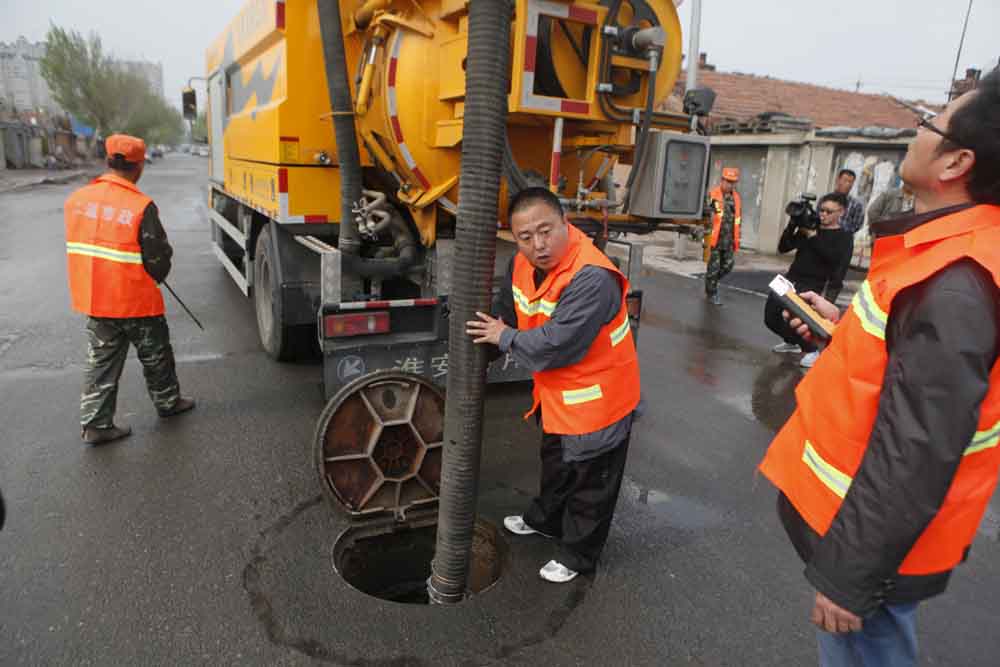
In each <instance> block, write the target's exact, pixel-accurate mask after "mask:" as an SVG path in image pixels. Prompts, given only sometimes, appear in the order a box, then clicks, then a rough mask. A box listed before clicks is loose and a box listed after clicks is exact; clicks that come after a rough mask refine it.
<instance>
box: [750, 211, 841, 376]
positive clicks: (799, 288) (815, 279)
mask: <svg viewBox="0 0 1000 667" xmlns="http://www.w3.org/2000/svg"><path fill="white" fill-rule="evenodd" d="M846 208H847V197H846V196H845V195H842V194H840V193H839V192H831V193H830V194H828V195H825V196H824V197H823V198H822V199H820V200H819V205H818V211H819V221H820V222H819V227H818V228H817V229H806V228H805V227H802V226H800V225H798V224H796V222H795V221H794V220H792V221H789V223H788V226H787V227H785V231H784V232H783V233H782V234H781V240H780V241H778V252H780V253H786V252H790V251H792V250H794V251H795V259H794V260H792V265H791V266H790V267H788V272H787V273H785V277H786V278H788V279H789V280H790V281H792V283H794V284H795V291H796V292H799V293H802V292H807V291H812V292H816V293H817V294H823V295H824V296H825V297H826V298H827V299H828V300H830V301H835V300H836V299H837V295H838V294H840V290H841V288H842V287H843V284H842V282H841V279H840V276H841V275H842V273H841V270H842V268H843V267H842V262H844V261H845V258H846V257H849V256H850V255H849V254H848V248H849V247H850V246H851V245H852V244H853V243H854V237H853V235H852V234H851V233H850V232H845V231H844V230H842V229H841V228H840V216H842V215H843V214H844V210H845V209H846ZM782 309H783V308H782V306H781V302H780V301H778V299H777V297H775V296H774V295H773V294H772V295H770V296H768V297H767V304H766V305H765V306H764V324H766V325H767V328H768V329H770V330H771V331H773V332H774V333H776V334H778V335H779V336H781V338H782V340H784V342H783V343H779V344H778V345H775V346H774V347H773V348H772V350H773V351H774V352H778V353H785V354H789V353H798V352H805V353H806V354H805V356H803V357H802V361H801V362H800V363H801V364H802V366H803V367H805V368H811V367H812V365H813V363H815V361H816V357H817V356H819V353H818V352H817V351H816V345H815V344H814V343H811V342H808V341H804V340H802V338H800V337H799V336H798V335H797V334H796V333H795V332H794V331H793V330H792V329H791V328H790V327H789V326H788V323H787V322H785V319H784V317H782V315H781V311H782Z"/></svg>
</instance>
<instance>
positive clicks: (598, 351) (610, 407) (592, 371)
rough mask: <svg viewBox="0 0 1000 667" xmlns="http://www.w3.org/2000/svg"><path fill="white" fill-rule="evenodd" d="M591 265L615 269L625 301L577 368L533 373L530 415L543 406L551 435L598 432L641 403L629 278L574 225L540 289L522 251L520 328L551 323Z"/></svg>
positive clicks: (516, 287) (517, 287)
mask: <svg viewBox="0 0 1000 667" xmlns="http://www.w3.org/2000/svg"><path fill="white" fill-rule="evenodd" d="M585 266H599V267H601V268H603V269H607V270H608V271H611V272H612V273H613V274H614V275H615V277H616V278H618V282H619V283H620V284H621V288H622V303H621V307H620V308H619V310H618V314H617V315H615V317H614V319H613V320H611V322H610V323H608V324H605V325H604V326H603V327H601V330H600V331H599V332H598V333H597V337H596V338H595V339H594V342H593V343H591V345H590V350H588V351H587V354H586V356H585V357H584V358H583V359H581V360H580V361H578V362H577V363H575V364H573V365H572V366H566V367H564V368H552V369H548V370H544V371H541V372H538V373H534V374H533V377H534V380H535V387H534V404H533V405H532V406H531V410H529V411H528V413H527V414H526V415H525V419H527V418H528V417H529V416H531V415H532V414H533V413H534V412H535V410H537V409H538V407H539V406H541V408H542V428H544V429H545V432H546V433H552V434H560V435H582V434H584V433H592V432H594V431H597V430H600V429H602V428H605V427H606V426H610V425H611V424H614V423H615V422H617V421H618V420H620V419H622V418H623V417H625V416H627V415H628V414H629V413H630V412H632V411H633V410H635V408H636V406H637V405H638V404H639V393H640V386H639V358H638V356H637V355H636V353H635V342H634V340H633V338H632V330H631V327H630V326H629V318H628V306H627V303H626V295H627V294H628V290H629V285H628V280H626V278H625V276H623V275H622V273H621V272H620V271H619V270H618V269H616V268H615V266H614V264H612V263H611V262H610V261H609V260H608V258H607V257H605V256H604V253H602V252H601V251H600V250H598V249H597V248H596V247H595V246H594V244H593V243H592V242H591V241H590V239H589V238H587V236H586V235H585V234H584V233H583V232H581V231H580V230H579V229H577V228H576V227H574V226H573V225H569V246H568V248H567V251H566V255H565V256H564V257H563V259H562V261H560V262H559V264H558V265H557V266H556V267H555V268H554V269H552V270H551V271H549V273H548V275H547V276H545V280H543V281H542V284H541V285H539V286H538V287H537V288H536V287H535V278H534V272H535V269H534V267H533V266H532V265H531V263H530V262H529V261H528V260H527V259H525V257H524V256H523V255H521V254H520V253H518V254H517V255H516V257H515V259H514V276H513V281H512V283H513V284H512V290H513V292H514V308H515V310H516V311H517V328H518V329H522V330H524V329H534V328H535V327H540V326H542V325H543V324H545V323H546V322H548V321H549V318H551V317H552V313H553V312H554V311H555V308H556V305H557V304H558V303H559V296H560V295H561V294H562V291H563V290H564V289H566V286H567V285H569V284H570V281H572V280H573V277H574V276H575V275H576V273H577V272H578V271H579V270H580V269H582V268H583V267H585Z"/></svg>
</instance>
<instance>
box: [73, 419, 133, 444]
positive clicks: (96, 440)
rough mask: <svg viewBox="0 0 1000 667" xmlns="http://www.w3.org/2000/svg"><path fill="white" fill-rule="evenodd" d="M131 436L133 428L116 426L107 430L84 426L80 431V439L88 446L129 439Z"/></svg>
mask: <svg viewBox="0 0 1000 667" xmlns="http://www.w3.org/2000/svg"><path fill="white" fill-rule="evenodd" d="M130 435H132V427H131V426H115V425H114V424H112V425H111V426H109V427H107V428H96V427H94V426H84V427H83V429H82V430H81V431H80V437H81V438H83V441H84V442H85V443H87V444H88V445H103V444H105V443H108V442H114V441H115V440H121V439H122V438H127V437H128V436H130Z"/></svg>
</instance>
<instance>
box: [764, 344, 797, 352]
mask: <svg viewBox="0 0 1000 667" xmlns="http://www.w3.org/2000/svg"><path fill="white" fill-rule="evenodd" d="M801 351H802V348H801V347H799V346H798V345H796V344H795V343H778V344H777V345H775V346H774V347H772V348H771V352H777V353H778V354H798V353H799V352H801Z"/></svg>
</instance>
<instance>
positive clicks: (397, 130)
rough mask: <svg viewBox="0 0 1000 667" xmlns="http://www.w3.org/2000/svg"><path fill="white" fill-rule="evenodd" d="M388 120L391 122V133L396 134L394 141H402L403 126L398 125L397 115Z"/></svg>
mask: <svg viewBox="0 0 1000 667" xmlns="http://www.w3.org/2000/svg"><path fill="white" fill-rule="evenodd" d="M389 122H390V123H392V133H393V134H394V135H396V142H397V143H400V144H401V143H403V128H401V127H400V126H399V117H398V116H393V117H392V118H390V119H389Z"/></svg>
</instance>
